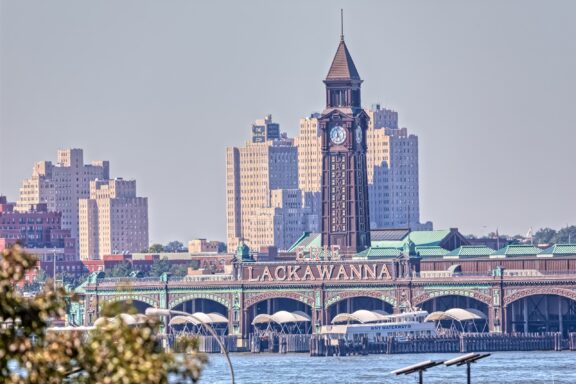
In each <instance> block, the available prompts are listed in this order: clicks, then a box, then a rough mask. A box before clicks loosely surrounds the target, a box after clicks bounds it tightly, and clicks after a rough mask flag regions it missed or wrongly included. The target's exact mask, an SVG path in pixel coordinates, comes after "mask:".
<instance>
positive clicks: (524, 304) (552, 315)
mask: <svg viewBox="0 0 576 384" xmlns="http://www.w3.org/2000/svg"><path fill="white" fill-rule="evenodd" d="M506 319H507V325H508V327H507V329H508V332H518V333H531V332H560V333H562V336H563V337H568V334H569V333H571V332H576V301H574V300H571V299H568V298H566V297H563V296H558V295H534V296H528V297H524V298H522V299H519V300H516V301H514V302H513V303H511V304H509V305H508V307H507V310H506Z"/></svg>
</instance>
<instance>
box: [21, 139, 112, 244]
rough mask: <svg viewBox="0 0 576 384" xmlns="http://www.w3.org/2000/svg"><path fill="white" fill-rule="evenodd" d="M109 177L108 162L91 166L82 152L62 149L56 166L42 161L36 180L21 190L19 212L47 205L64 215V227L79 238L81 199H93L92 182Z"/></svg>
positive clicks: (35, 171)
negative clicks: (91, 195)
mask: <svg viewBox="0 0 576 384" xmlns="http://www.w3.org/2000/svg"><path fill="white" fill-rule="evenodd" d="M109 177H110V165H109V163H108V161H93V162H92V164H89V165H88V164H84V158H83V152H82V149H63V150H59V151H58V157H57V162H56V164H52V162H51V161H39V162H37V163H36V164H35V165H34V168H33V170H32V177H31V178H30V179H27V180H24V181H23V183H22V187H21V188H20V198H19V200H18V202H17V205H16V210H17V211H19V212H27V211H29V210H30V207H31V206H33V205H36V204H46V206H47V209H48V211H50V212H61V213H62V228H63V229H69V230H70V232H71V235H72V237H73V238H75V239H78V238H79V231H78V199H81V198H87V197H88V196H89V194H90V182H91V181H92V180H95V179H108V178H109Z"/></svg>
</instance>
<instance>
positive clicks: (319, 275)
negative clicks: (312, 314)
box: [242, 263, 392, 282]
mask: <svg viewBox="0 0 576 384" xmlns="http://www.w3.org/2000/svg"><path fill="white" fill-rule="evenodd" d="M242 275H243V279H244V280H245V281H252V282H254V281H258V282H268V281H351V280H352V281H354V280H355V281H381V280H392V275H391V274H390V269H389V264H387V263H318V264H315V263H310V264H304V263H293V264H254V265H245V266H244V268H243V272H242Z"/></svg>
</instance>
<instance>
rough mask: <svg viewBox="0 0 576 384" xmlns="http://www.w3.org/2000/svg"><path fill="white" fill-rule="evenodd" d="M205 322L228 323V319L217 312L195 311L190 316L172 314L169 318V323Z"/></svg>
mask: <svg viewBox="0 0 576 384" xmlns="http://www.w3.org/2000/svg"><path fill="white" fill-rule="evenodd" d="M202 323H205V324H225V323H228V319H227V318H226V317H225V316H223V315H221V314H219V313H215V312H213V313H204V312H196V313H194V314H192V315H191V316H174V317H173V318H172V319H171V320H170V325H182V324H194V325H200V324H202Z"/></svg>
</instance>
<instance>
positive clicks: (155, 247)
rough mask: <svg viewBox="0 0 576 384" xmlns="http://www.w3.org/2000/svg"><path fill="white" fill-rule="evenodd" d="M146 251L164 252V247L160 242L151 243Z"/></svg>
mask: <svg viewBox="0 0 576 384" xmlns="http://www.w3.org/2000/svg"><path fill="white" fill-rule="evenodd" d="M148 252H153V253H160V252H164V247H163V246H162V244H152V245H151V246H150V248H148Z"/></svg>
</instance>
